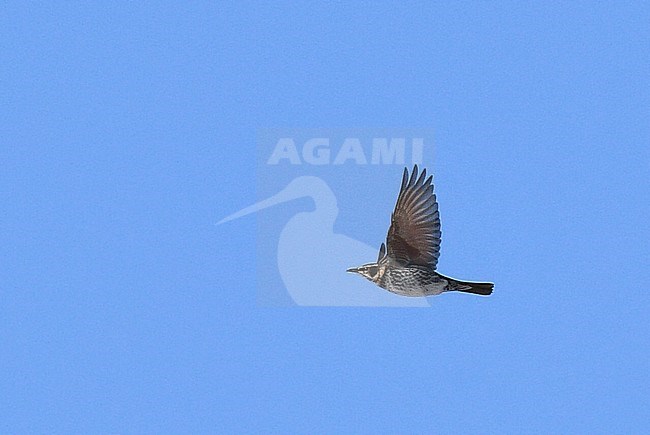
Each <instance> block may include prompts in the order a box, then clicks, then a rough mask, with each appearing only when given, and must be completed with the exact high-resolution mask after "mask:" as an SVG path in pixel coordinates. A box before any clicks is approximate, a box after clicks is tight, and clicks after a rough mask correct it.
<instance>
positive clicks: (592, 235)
mask: <svg viewBox="0 0 650 435" xmlns="http://www.w3.org/2000/svg"><path fill="white" fill-rule="evenodd" d="M649 19H650V7H648V5H647V4H642V3H640V2H639V3H631V2H630V3H626V4H622V3H619V2H611V3H607V2H571V3H569V4H567V3H560V2H557V3H524V2H493V3H483V2H481V3H478V2H476V3H468V2H465V3H458V2H453V3H451V2H450V3H436V4H429V3H411V4H408V5H403V4H397V3H387V2H381V3H379V4H374V3H370V2H369V3H355V4H354V5H344V4H333V5H326V4H323V3H305V4H301V5H294V4H290V3H279V4H273V5H271V4H269V5H264V4H261V3H241V2H237V3H234V2H233V3H230V4H212V3H198V2H197V3H192V4H191V5H184V6H178V5H177V4H176V3H173V2H168V3H153V2H145V3H138V4H133V3H118V4H112V5H108V4H103V3H102V4H100V3H98V2H96V3H92V4H81V3H68V2H66V3H51V4H49V5H38V4H37V3H29V2H15V3H12V4H9V5H5V6H4V7H3V10H2V12H0V65H1V66H0V83H1V86H0V101H1V102H2V104H0V128H1V129H2V134H1V136H0V137H1V139H0V164H1V165H2V166H1V170H0V203H1V204H2V206H1V208H0V210H1V214H0V216H1V225H0V295H1V298H0V373H2V376H0V390H1V391H3V394H2V398H1V399H0V431H1V432H5V433H29V432H40V433H43V432H50V433H51V432H60V433H66V432H77V433H83V432H85V433H105V432H111V433H116V432H119V433H142V432H154V433H162V432H185V433H187V432H214V431H217V430H225V431H228V432H257V431H259V430H265V431H270V432H288V431H289V432H307V433H311V432H323V433H332V432H334V431H354V432H365V433H374V432H393V433H394V432H407V433H410V432H415V433H418V432H419V433H429V432H442V433H451V432H453V433H479V432H483V433H521V432H529V433H530V432H532V433H535V432H538V433H539V432H547V433H548V432H563V433H567V432H573V433H576V432H590V433H598V432H600V433H612V432H618V433H632V432H641V431H643V430H644V429H645V430H647V427H648V425H649V424H650V421H649V417H648V415H650V413H649V406H648V405H649V403H648V396H647V392H648V390H649V389H650V375H649V373H650V371H649V370H648V365H649V362H650V353H649V351H648V348H649V346H648V341H649V338H650V326H649V322H648V314H649V308H650V297H649V296H648V295H649V288H650V276H649V275H650V273H649V272H648V258H650V255H649V254H650V252H649V251H650V249H649V243H648V239H649V238H650V230H649V227H648V223H647V216H648V214H649V212H650V209H649V206H648V197H649V194H650V192H649V191H650V189H649V185H648V175H650V174H649V162H650V155H649V153H650V151H649V145H650V143H649V140H650V139H649V138H650V123H649V122H648V117H649V115H650V109H649V108H650V86H649V83H648V76H649V73H650V54H649V51H648V50H647V47H648V46H649V44H650V30H649V28H648V26H647V23H648V21H649ZM260 128H326V129H327V128H426V129H432V130H433V131H434V132H435V156H434V157H430V156H428V157H427V158H430V160H429V161H430V162H431V163H432V164H431V168H432V169H433V170H434V172H435V177H436V191H437V193H438V195H439V198H440V203H441V213H442V225H443V244H442V255H441V259H440V263H439V266H440V269H441V271H444V272H447V273H448V274H451V275H457V276H459V277H461V276H462V277H466V278H468V279H489V280H492V281H494V282H495V283H496V288H495V293H494V294H493V295H492V296H491V297H490V298H478V297H476V298H474V297H469V296H467V295H443V296H441V297H439V298H436V299H434V300H433V301H432V302H431V305H432V306H431V307H430V308H426V309H408V308H403V309H400V308H390V309H389V308H332V307H322V308H304V307H281V308H270V307H260V306H258V304H257V303H256V297H257V296H256V295H257V292H258V288H259V287H260V286H263V285H264V283H259V282H258V281H257V279H256V270H257V269H258V266H259V264H260V263H262V262H264V261H265V260H266V259H263V258H258V257H257V254H256V253H257V250H256V246H257V241H256V234H257V224H256V222H257V221H259V220H261V219H264V217H265V216H266V215H265V214H264V213H260V214H258V215H251V216H248V217H245V218H241V219H239V220H237V221H233V222H230V223H229V224H228V226H225V225H220V226H216V225H215V222H217V221H218V220H219V219H221V218H223V217H224V216H226V215H228V214H230V213H233V212H235V211H237V210H239V209H241V208H243V207H245V206H248V205H250V204H253V203H254V202H256V201H257V200H258V199H259V198H258V195H257V193H256V179H257V176H256V171H257V162H256V156H257V152H258V150H257V132H258V129H260ZM396 172H397V174H396V175H393V173H392V171H387V172H386V173H384V172H382V173H381V182H380V183H381V186H382V188H381V189H378V191H380V192H381V195H380V196H379V195H378V197H377V198H376V199H375V198H367V199H366V200H367V207H364V208H361V210H366V211H365V212H364V214H361V215H359V214H358V213H356V212H353V209H351V208H350V207H347V206H346V204H353V203H354V201H351V200H350V199H354V198H356V196H355V194H354V191H353V190H350V192H349V193H348V194H347V195H343V196H341V198H340V203H339V208H340V215H339V221H337V227H336V228H337V230H339V231H341V232H345V233H346V234H351V235H355V236H356V237H357V238H358V239H361V240H363V241H364V242H365V243H367V244H369V245H372V246H378V245H379V243H380V242H381V241H382V238H383V237H384V234H385V231H386V227H387V216H388V213H389V212H390V207H391V206H392V203H393V201H394V195H395V191H396V189H397V185H396V183H397V182H396V179H397V180H398V179H399V172H400V170H399V169H396ZM362 184H363V185H366V186H367V185H368V183H367V180H365V181H364V182H363V183H362ZM350 186H351V187H352V188H353V187H354V183H350ZM384 186H385V187H384ZM287 207H288V208H286V209H283V210H285V211H284V213H286V217H289V216H290V214H289V213H290V212H295V211H298V210H300V209H301V208H305V207H306V208H309V203H308V202H307V201H303V202H297V203H292V204H287ZM368 260H372V258H370V259H368ZM264 264H266V263H264ZM351 279H353V277H351ZM357 279H359V281H358V282H359V283H360V284H361V281H360V278H357ZM378 291H380V290H379V289H378Z"/></svg>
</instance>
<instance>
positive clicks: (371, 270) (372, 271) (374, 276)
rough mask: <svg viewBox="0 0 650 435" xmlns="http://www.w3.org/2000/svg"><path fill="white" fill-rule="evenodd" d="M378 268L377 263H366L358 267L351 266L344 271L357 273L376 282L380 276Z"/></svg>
mask: <svg viewBox="0 0 650 435" xmlns="http://www.w3.org/2000/svg"><path fill="white" fill-rule="evenodd" d="M380 269H381V268H380V266H379V265H378V264H377V263H368V264H364V265H362V266H359V267H351V268H349V269H348V270H347V271H346V272H350V273H358V274H359V275H361V276H363V277H364V278H366V279H368V280H370V281H372V282H377V281H379V278H381V270H380Z"/></svg>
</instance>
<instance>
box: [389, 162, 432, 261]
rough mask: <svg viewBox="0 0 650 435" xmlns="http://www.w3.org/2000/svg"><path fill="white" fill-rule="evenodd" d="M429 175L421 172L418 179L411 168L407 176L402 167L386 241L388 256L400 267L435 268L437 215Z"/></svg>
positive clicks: (406, 170) (416, 169) (415, 171)
mask: <svg viewBox="0 0 650 435" xmlns="http://www.w3.org/2000/svg"><path fill="white" fill-rule="evenodd" d="M432 180H433V176H429V177H428V178H427V170H426V169H424V170H423V171H422V173H421V174H419V176H418V167H417V165H415V166H414V167H413V171H412V173H411V176H410V177H409V173H408V169H406V168H404V173H403V175H402V184H401V186H400V192H399V195H398V196H397V203H396V204H395V210H394V211H393V214H392V215H391V224H390V229H389V230H388V237H387V238H386V248H387V254H388V256H389V257H391V258H393V259H394V260H397V261H398V262H400V263H402V264H405V265H406V264H417V265H423V266H430V267H433V268H434V269H435V267H436V266H437V264H438V257H439V256H440V240H441V236H442V232H441V230H440V213H439V212H438V202H437V201H436V195H435V194H434V193H433V184H432Z"/></svg>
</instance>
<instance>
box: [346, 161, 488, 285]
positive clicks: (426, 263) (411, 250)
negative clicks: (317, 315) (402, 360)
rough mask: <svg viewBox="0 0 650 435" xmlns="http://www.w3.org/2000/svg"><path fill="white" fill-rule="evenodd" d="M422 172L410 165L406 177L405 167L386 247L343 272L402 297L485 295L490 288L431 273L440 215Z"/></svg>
mask: <svg viewBox="0 0 650 435" xmlns="http://www.w3.org/2000/svg"><path fill="white" fill-rule="evenodd" d="M426 175H427V171H426V169H425V170H423V171H422V173H421V174H420V175H419V176H418V167H417V165H415V166H414V168H413V172H412V173H411V176H410V177H409V173H408V170H407V169H406V168H404V174H403V175H402V184H401V187H400V192H399V195H398V197H397V203H396V204H395V210H394V211H393V214H392V215H391V224H390V228H389V229H388V236H387V238H386V245H384V244H383V243H382V244H381V247H380V249H379V257H378V258H377V262H376V263H368V264H364V265H362V266H359V267H354V268H350V269H348V272H354V273H358V274H360V275H362V276H363V277H365V278H367V279H368V280H370V281H372V282H374V283H375V284H377V285H378V286H380V287H382V288H384V289H386V290H388V291H390V292H393V293H397V294H400V295H403V296H429V295H437V294H440V293H443V292H447V291H461V292H466V293H474V294H478V295H483V296H487V295H490V294H491V293H492V290H493V288H494V284H492V283H488V282H469V281H459V280H456V279H454V278H449V277H446V276H444V275H441V274H439V273H437V272H436V267H437V265H438V258H439V257H440V241H441V236H442V232H441V230H440V213H439V211H438V202H437V200H436V195H435V193H434V192H433V184H432V183H431V182H432V179H433V176H429V177H428V178H427V176H426Z"/></svg>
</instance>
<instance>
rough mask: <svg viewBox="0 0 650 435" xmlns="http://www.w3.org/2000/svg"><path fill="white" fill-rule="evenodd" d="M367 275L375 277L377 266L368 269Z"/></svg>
mask: <svg viewBox="0 0 650 435" xmlns="http://www.w3.org/2000/svg"><path fill="white" fill-rule="evenodd" d="M368 274H370V276H375V275H377V266H370V267H369V268H368Z"/></svg>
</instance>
